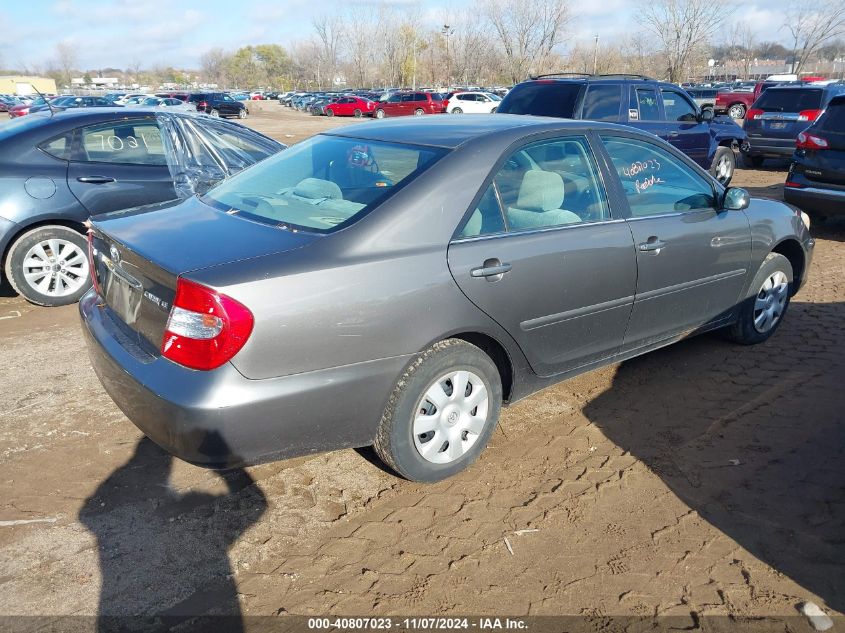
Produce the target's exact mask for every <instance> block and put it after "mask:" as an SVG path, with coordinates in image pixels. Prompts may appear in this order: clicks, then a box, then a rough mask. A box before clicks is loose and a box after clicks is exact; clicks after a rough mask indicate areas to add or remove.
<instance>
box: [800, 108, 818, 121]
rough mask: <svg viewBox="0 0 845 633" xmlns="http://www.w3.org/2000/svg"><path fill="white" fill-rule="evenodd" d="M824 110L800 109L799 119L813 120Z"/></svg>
mask: <svg viewBox="0 0 845 633" xmlns="http://www.w3.org/2000/svg"><path fill="white" fill-rule="evenodd" d="M822 112H824V110H801V112H799V113H798V120H799V121H815V120H816V119H818V118H819V115H820V114H821V113H822Z"/></svg>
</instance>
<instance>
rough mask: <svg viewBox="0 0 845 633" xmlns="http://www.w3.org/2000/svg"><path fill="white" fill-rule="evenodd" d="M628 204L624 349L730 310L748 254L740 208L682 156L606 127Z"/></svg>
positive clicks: (748, 232)
mask: <svg viewBox="0 0 845 633" xmlns="http://www.w3.org/2000/svg"><path fill="white" fill-rule="evenodd" d="M602 140H603V142H604V144H605V147H606V148H607V152H608V154H609V155H610V159H611V162H612V164H613V166H614V167H615V169H616V172H617V174H618V175H619V178H620V180H621V184H622V188H623V190H624V193H625V195H626V198H627V201H628V206H629V208H630V218H629V219H628V226H629V227H630V230H631V234H632V235H633V238H634V244H635V247H636V249H637V251H636V252H637V255H636V257H637V292H636V299H635V301H634V308H633V312H632V313H631V321H630V324H629V325H628V331H627V333H626V335H625V343H624V348H623V349H624V350H626V351H627V350H633V349H638V348H641V347H647V346H649V345H652V344H654V343H657V342H659V341H662V340H666V339H669V338H672V337H674V336H676V335H679V334H682V333H685V332H690V331H693V330H695V329H697V328H700V327H702V326H704V325H706V324H712V323H715V322H719V321H722V320H725V319H727V318H729V317H730V315H731V314H732V313H733V311H734V310H735V308H736V307H737V305H738V302H739V300H740V293H741V291H742V288H743V286H744V284H745V281H746V278H747V276H748V272H749V271H748V267H749V264H750V260H751V229H750V227H749V223H748V219H747V218H746V216H745V213H744V212H742V211H725V210H722V208H721V204H720V200H719V197H720V196H719V193H720V190H719V189H717V188H716V186H715V185H714V184H713V183H712V181H710V180H709V179H708V178H706V177H705V176H703V175H701V174H700V173H698V171H697V170H696V169H695V168H693V167H692V166H691V165H688V164H687V163H686V162H685V161H684V160H683V159H682V158H681V157H680V156H675V155H673V154H672V153H671V152H669V151H668V150H666V149H664V148H662V147H659V146H657V145H654V144H652V143H650V142H648V141H644V140H642V139H638V138H631V137H625V136H622V135H619V136H617V135H611V134H603V135H602Z"/></svg>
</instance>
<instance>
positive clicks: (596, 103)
mask: <svg viewBox="0 0 845 633" xmlns="http://www.w3.org/2000/svg"><path fill="white" fill-rule="evenodd" d="M621 107H622V86H621V85H619V84H615V85H614V84H611V85H602V84H593V85H591V86H589V87H588V88H587V94H586V95H584V105H583V106H582V108H581V118H582V119H590V120H593V121H618V120H619V109H620V108H621Z"/></svg>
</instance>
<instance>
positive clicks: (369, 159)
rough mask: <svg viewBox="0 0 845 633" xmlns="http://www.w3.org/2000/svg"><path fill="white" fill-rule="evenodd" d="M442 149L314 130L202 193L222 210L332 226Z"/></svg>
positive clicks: (363, 209) (314, 227)
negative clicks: (348, 136) (295, 142)
mask: <svg viewBox="0 0 845 633" xmlns="http://www.w3.org/2000/svg"><path fill="white" fill-rule="evenodd" d="M445 153H446V151H445V150H442V149H435V148H429V147H420V146H416V145H406V144H400V143H383V142H376V141H370V140H364V139H355V138H344V137H336V136H330V135H319V136H315V137H313V138H311V139H309V140H307V141H304V142H302V143H298V144H296V145H294V146H293V147H291V148H289V149H286V150H285V151H283V152H281V153H279V154H276V155H275V156H273V157H271V158H268V159H267V160H265V161H263V162H261V163H259V164H257V165H256V166H255V167H253V168H251V169H248V170H246V171H244V172H241V173H240V174H238V175H236V176H233V177H231V178H229V179H227V180H225V181H224V182H222V183H221V184H219V185H218V186H217V187H215V188H214V189H211V190H210V191H209V192H208V193H207V194H206V195H205V196H204V198H203V199H204V200H206V201H207V202H208V203H209V204H211V205H212V206H215V207H216V208H218V209H221V210H225V211H228V210H230V209H234V210H236V211H238V212H241V213H244V214H245V215H247V216H250V217H253V218H256V219H259V220H264V221H268V222H271V223H273V224H277V225H281V224H284V225H287V226H291V227H294V228H301V229H305V230H309V231H315V232H318V233H329V232H332V231H335V230H337V229H338V228H341V227H343V226H347V225H348V224H350V223H352V222H354V221H355V220H356V219H358V218H360V217H362V216H363V215H364V214H366V213H367V212H368V211H369V210H371V209H373V208H375V207H376V206H378V205H379V204H381V203H382V202H384V201H385V200H387V199H388V198H389V197H390V196H391V195H392V194H393V193H394V192H395V191H397V190H398V189H399V188H400V187H401V186H403V185H404V184H406V183H407V182H410V181H412V180H414V178H416V177H417V176H418V175H419V174H420V173H421V172H422V171H424V170H425V169H427V168H428V167H430V166H431V165H432V164H434V162H435V161H437V160H438V159H439V158H440V157H441V156H443V155H444V154H445Z"/></svg>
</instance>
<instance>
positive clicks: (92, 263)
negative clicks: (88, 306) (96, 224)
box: [88, 229, 102, 294]
mask: <svg viewBox="0 0 845 633" xmlns="http://www.w3.org/2000/svg"><path fill="white" fill-rule="evenodd" d="M94 250H95V249H94V229H88V270H89V273H90V274H91V283H92V284H94V290H96V291H97V294H102V293H101V292H100V280H99V279H97V259H96V257H94Z"/></svg>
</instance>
